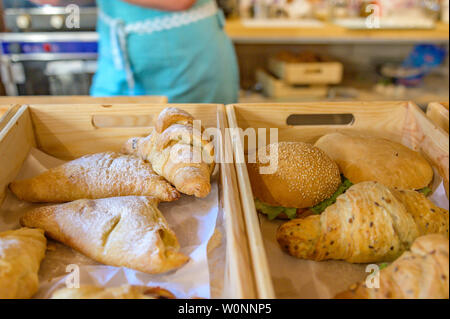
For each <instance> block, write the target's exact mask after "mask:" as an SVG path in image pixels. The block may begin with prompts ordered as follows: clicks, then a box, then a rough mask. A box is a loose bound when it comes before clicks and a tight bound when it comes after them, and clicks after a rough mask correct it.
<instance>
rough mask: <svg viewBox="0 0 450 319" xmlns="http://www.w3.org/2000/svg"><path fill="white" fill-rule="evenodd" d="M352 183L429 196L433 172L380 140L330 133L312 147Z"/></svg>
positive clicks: (395, 145)
mask: <svg viewBox="0 0 450 319" xmlns="http://www.w3.org/2000/svg"><path fill="white" fill-rule="evenodd" d="M315 146H316V147H318V148H320V149H321V150H323V151H324V152H325V153H326V154H327V155H328V156H329V157H330V158H331V159H333V160H334V161H335V162H336V163H337V165H338V166H339V169H340V172H341V174H343V175H345V176H346V177H347V178H348V179H349V180H350V181H351V182H352V183H353V184H357V183H361V182H366V181H375V182H379V183H381V184H383V185H385V186H387V187H389V188H397V189H406V190H415V191H419V192H421V193H423V194H424V195H425V196H428V195H430V194H431V193H432V190H431V184H432V181H433V169H432V167H431V165H430V164H429V163H428V162H427V160H426V159H425V158H424V157H423V156H422V155H421V154H420V153H418V152H415V151H413V150H411V149H409V148H407V147H406V146H403V145H401V144H399V143H395V142H392V141H390V140H386V139H383V138H376V137H363V136H355V135H348V134H342V133H331V134H327V135H325V136H323V137H321V138H320V139H319V140H318V141H317V142H316V144H315Z"/></svg>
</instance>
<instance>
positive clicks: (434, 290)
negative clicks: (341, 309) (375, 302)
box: [335, 235, 449, 299]
mask: <svg viewBox="0 0 450 319" xmlns="http://www.w3.org/2000/svg"><path fill="white" fill-rule="evenodd" d="M448 276H449V273H448V239H447V238H445V237H444V236H441V235H427V236H423V237H420V238H418V239H417V240H416V241H415V242H414V244H413V245H412V247H411V250H410V251H407V252H405V253H404V254H403V255H402V256H401V257H400V258H399V259H397V260H396V261H395V262H394V263H392V264H391V265H389V266H388V267H387V268H385V269H382V270H381V271H380V277H379V278H380V286H379V288H372V289H370V288H367V286H366V285H365V284H364V283H358V284H355V285H353V286H352V287H350V289H349V290H348V291H345V292H342V293H340V294H338V295H337V296H336V297H335V298H337V299H448V298H449V293H448V281H449V280H448Z"/></svg>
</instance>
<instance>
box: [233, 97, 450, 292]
mask: <svg viewBox="0 0 450 319" xmlns="http://www.w3.org/2000/svg"><path fill="white" fill-rule="evenodd" d="M311 114H320V115H324V116H325V120H328V121H331V122H334V121H336V119H338V117H339V115H337V114H345V116H344V117H347V118H348V116H352V117H353V119H351V121H350V123H349V124H339V125H331V124H329V123H328V124H326V125H304V126H294V125H288V124H287V121H288V118H289V122H290V123H292V122H298V123H301V122H302V119H304V117H305V116H306V117H307V118H306V119H307V121H311V118H312V117H311ZM227 116H228V121H229V124H230V127H231V128H235V127H240V128H242V129H243V130H245V129H247V128H278V135H279V136H278V139H279V141H303V142H308V143H314V142H316V141H317V139H318V138H319V137H321V136H323V135H325V134H327V133H330V132H336V131H359V132H364V133H369V134H371V135H375V136H379V137H383V138H388V139H391V140H393V141H396V142H400V143H402V144H404V145H406V146H408V147H410V148H412V149H414V150H417V151H420V152H421V153H422V154H424V155H425V157H426V158H427V159H428V160H429V161H430V162H431V163H432V164H433V165H434V166H435V167H436V168H437V170H438V171H439V175H440V176H441V177H442V178H443V179H444V184H445V185H446V189H447V196H448V181H449V162H448V161H449V139H448V136H445V134H444V133H443V131H442V130H441V129H438V128H436V126H435V125H433V123H431V122H430V121H429V119H427V118H426V116H425V114H424V113H423V112H422V111H421V110H420V109H419V108H418V107H417V106H416V105H415V104H413V103H411V102H333V103H331V102H329V103H328V102H327V103H297V104H235V105H228V106H227ZM295 117H297V119H295ZM291 121H292V122H291ZM337 122H338V123H339V121H337ZM306 124H307V123H306ZM267 131H269V130H267ZM266 140H267V141H268V140H269V139H268V138H267V137H266ZM233 144H234V148H233V149H234V151H235V157H236V158H238V157H240V158H244V156H245V155H244V154H245V152H246V151H247V146H246V145H245V144H244V141H242V139H241V137H236V138H234V139H233ZM235 167H236V171H237V176H238V181H239V190H240V194H241V202H242V207H243V210H244V216H245V221H246V226H247V233H248V240H249V244H250V248H251V249H250V251H251V256H252V261H253V269H254V273H255V281H256V284H257V291H258V296H259V297H260V298H273V297H276V295H275V290H274V285H273V282H272V279H271V278H272V276H271V273H270V270H269V265H268V259H267V256H266V251H265V248H264V242H263V237H262V233H261V229H260V224H259V219H258V214H257V212H256V209H255V205H254V200H253V194H252V189H251V184H250V180H249V177H248V172H247V167H246V165H245V164H238V163H236V164H235ZM301 275H305V276H308V274H299V276H301Z"/></svg>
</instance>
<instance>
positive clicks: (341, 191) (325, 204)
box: [311, 177, 353, 215]
mask: <svg viewBox="0 0 450 319" xmlns="http://www.w3.org/2000/svg"><path fill="white" fill-rule="evenodd" d="M342 179H343V180H342V184H341V186H339V188H338V189H337V191H336V192H335V193H334V194H333V196H331V197H330V198H328V199H326V200H324V201H323V202H322V203H320V204H318V205H316V206H314V207H313V208H311V210H312V211H313V213H314V214H317V215H319V214H322V213H323V212H324V211H325V209H327V207H328V206H331V205H333V204H334V203H336V200H337V198H338V197H339V196H340V195H342V194H344V193H345V192H346V191H347V189H349V188H350V187H352V186H353V183H352V182H350V180H348V179H347V178H345V177H342Z"/></svg>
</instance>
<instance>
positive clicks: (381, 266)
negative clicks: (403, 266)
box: [378, 263, 389, 270]
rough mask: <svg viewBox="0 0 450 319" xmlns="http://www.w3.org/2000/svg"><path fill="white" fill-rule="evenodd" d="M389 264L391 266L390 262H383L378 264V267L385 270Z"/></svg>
mask: <svg viewBox="0 0 450 319" xmlns="http://www.w3.org/2000/svg"><path fill="white" fill-rule="evenodd" d="M387 266H389V263H382V264H379V265H378V268H380V270H383V269H384V268H386V267H387Z"/></svg>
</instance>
